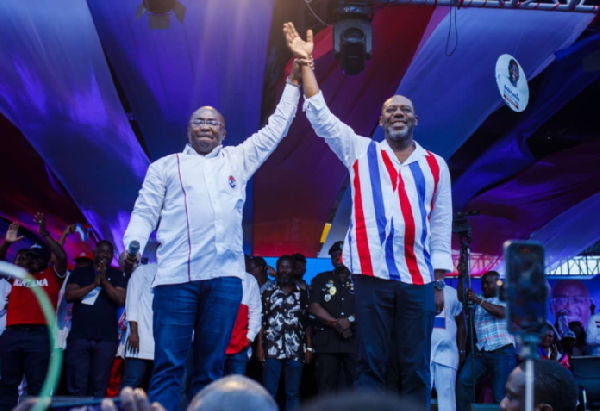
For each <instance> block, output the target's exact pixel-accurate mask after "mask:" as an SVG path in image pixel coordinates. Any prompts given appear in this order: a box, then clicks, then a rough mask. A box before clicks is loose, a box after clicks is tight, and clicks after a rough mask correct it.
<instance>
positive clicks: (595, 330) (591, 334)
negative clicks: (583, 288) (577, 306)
mask: <svg viewBox="0 0 600 411" xmlns="http://www.w3.org/2000/svg"><path fill="white" fill-rule="evenodd" d="M586 329H587V345H588V347H589V348H590V349H592V355H600V311H599V312H597V313H596V314H594V315H592V316H591V317H590V319H589V320H588V323H587V327H586Z"/></svg>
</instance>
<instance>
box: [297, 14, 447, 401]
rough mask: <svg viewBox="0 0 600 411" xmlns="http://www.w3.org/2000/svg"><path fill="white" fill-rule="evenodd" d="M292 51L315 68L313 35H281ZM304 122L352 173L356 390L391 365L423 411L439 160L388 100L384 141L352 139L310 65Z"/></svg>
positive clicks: (437, 288)
mask: <svg viewBox="0 0 600 411" xmlns="http://www.w3.org/2000/svg"><path fill="white" fill-rule="evenodd" d="M285 31H286V35H287V41H288V48H290V49H291V50H292V52H293V53H294V55H295V56H296V57H298V58H306V59H311V58H312V56H311V54H312V48H313V44H312V34H310V35H309V36H307V37H309V38H308V39H307V42H304V41H302V39H301V38H300V36H299V35H298V33H297V32H296V30H295V29H294V27H293V24H291V23H288V24H287V25H286V28H285ZM302 83H303V87H304V94H305V103H304V110H305V111H306V117H307V118H308V120H309V121H310V122H311V124H312V126H313V129H314V130H315V133H316V134H317V135H318V136H320V137H322V138H324V139H325V142H326V143H327V144H328V145H329V147H330V148H331V149H332V150H333V152H334V153H335V154H336V155H337V156H338V158H339V159H340V160H341V161H342V163H343V164H344V166H345V167H346V168H348V171H349V173H350V181H351V184H350V186H351V190H352V216H351V220H350V228H349V230H348V235H347V236H346V239H345V240H344V251H343V261H344V265H346V266H347V267H348V268H349V269H350V272H351V273H352V274H353V281H354V285H355V289H356V294H355V297H356V299H355V301H356V311H355V315H356V324H357V329H356V336H357V347H358V355H357V361H358V362H357V373H356V382H355V384H354V385H355V387H356V388H359V389H361V390H371V391H376V392H382V391H384V390H385V379H386V371H387V370H386V368H387V363H388V359H390V358H391V360H392V363H394V364H396V365H397V366H398V369H399V370H400V379H401V384H400V385H401V390H402V392H401V394H402V395H403V396H405V397H408V398H409V399H410V400H412V401H414V402H415V404H418V405H419V406H422V407H423V408H424V409H429V407H430V403H431V376H430V355H431V331H432V329H433V322H434V318H435V315H436V312H437V313H439V312H441V311H442V309H443V308H444V293H443V291H442V290H443V288H444V275H445V273H446V272H448V271H450V270H452V269H453V264H452V258H451V253H450V237H451V231H452V197H451V191H450V172H449V171H448V166H447V165H446V162H445V161H444V159H443V158H441V157H440V156H437V155H435V154H433V153H431V152H429V151H427V150H425V149H424V148H423V147H421V146H420V145H419V144H417V143H416V142H415V141H414V140H413V131H414V128H415V127H416V126H417V124H418V116H417V115H416V112H415V108H414V105H413V103H412V101H410V100H409V99H408V98H406V97H404V96H399V95H396V96H393V97H392V98H390V99H388V100H387V101H386V102H385V103H384V104H383V107H382V109H381V116H380V120H379V124H380V126H381V127H382V128H383V129H384V132H385V141H384V142H383V143H377V142H375V141H373V140H371V139H370V138H365V137H360V136H358V135H357V134H356V133H355V132H354V130H352V129H351V128H350V127H349V126H348V125H346V124H344V123H342V122H341V121H340V120H339V119H338V118H337V117H335V116H334V115H333V114H332V113H331V111H330V110H329V108H328V107H327V105H326V103H325V100H324V97H323V94H322V93H321V92H320V91H319V85H318V82H317V79H316V77H315V74H314V72H313V70H312V69H311V67H310V66H303V69H302Z"/></svg>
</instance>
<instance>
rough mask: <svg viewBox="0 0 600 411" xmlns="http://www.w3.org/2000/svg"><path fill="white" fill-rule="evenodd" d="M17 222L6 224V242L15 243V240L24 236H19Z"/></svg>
mask: <svg viewBox="0 0 600 411" xmlns="http://www.w3.org/2000/svg"><path fill="white" fill-rule="evenodd" d="M18 234H19V224H17V223H12V224H11V225H9V226H8V230H6V236H5V240H6V242H7V243H16V242H17V241H20V240H22V239H23V238H25V236H23V235H22V236H19V235H18Z"/></svg>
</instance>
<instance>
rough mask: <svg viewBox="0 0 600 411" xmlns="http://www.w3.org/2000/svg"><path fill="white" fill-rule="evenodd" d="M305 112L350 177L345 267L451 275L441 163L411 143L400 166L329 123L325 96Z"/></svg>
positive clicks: (390, 276) (447, 192) (392, 275)
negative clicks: (348, 224)
mask: <svg viewBox="0 0 600 411" xmlns="http://www.w3.org/2000/svg"><path fill="white" fill-rule="evenodd" d="M304 110H305V111H306V117H307V118H308V120H309V121H310V122H311V124H312V126H313V129H314V130H315V132H316V133H317V135H318V136H319V137H323V138H325V141H326V142H327V144H328V145H329V146H330V147H331V149H332V150H333V152H334V153H335V154H336V155H337V156H338V158H339V159H340V160H341V161H342V162H343V163H344V165H345V166H346V168H348V170H349V171H350V182H351V184H350V186H351V188H352V216H351V220H350V228H349V230H348V234H347V236H346V240H345V241H344V251H343V258H344V263H345V264H346V265H347V266H348V268H350V272H351V273H353V274H365V275H370V276H375V277H377V278H381V279H385V280H397V281H402V282H405V283H408V284H416V285H421V284H427V283H429V282H431V281H432V279H433V271H434V269H443V270H449V271H451V270H452V269H453V264H452V258H451V251H450V246H451V244H450V239H451V234H452V197H451V189H450V172H449V171H448V166H447V165H446V162H445V161H444V159H443V158H442V157H440V156H438V155H435V154H433V153H431V152H429V151H427V150H425V149H423V147H421V146H420V145H419V144H416V143H415V144H416V149H415V151H413V153H412V154H411V155H410V156H409V157H408V159H406V161H404V163H400V161H399V160H398V158H397V157H396V155H395V154H394V151H393V150H392V149H391V148H390V146H389V145H388V143H387V142H383V143H377V142H375V141H373V140H371V139H370V138H365V137H360V136H358V135H357V134H356V133H355V132H354V131H353V130H352V129H351V128H350V127H348V126H347V125H346V124H344V123H342V122H341V121H340V120H339V119H338V118H337V117H335V116H334V115H333V114H332V113H331V111H329V108H328V107H327V105H326V104H325V100H324V98H323V94H322V93H321V92H319V93H318V94H316V95H314V96H312V97H311V98H309V99H306V100H305V103H304Z"/></svg>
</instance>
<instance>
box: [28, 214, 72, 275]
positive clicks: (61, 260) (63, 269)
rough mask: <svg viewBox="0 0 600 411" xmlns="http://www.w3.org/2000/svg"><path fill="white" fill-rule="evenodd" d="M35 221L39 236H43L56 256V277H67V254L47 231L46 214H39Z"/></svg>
mask: <svg viewBox="0 0 600 411" xmlns="http://www.w3.org/2000/svg"><path fill="white" fill-rule="evenodd" d="M34 219H35V222H36V224H37V226H38V232H39V234H40V235H41V236H42V238H43V239H44V241H45V242H46V244H48V248H50V251H51V252H52V254H54V256H55V257H56V260H55V262H54V269H55V270H56V275H58V276H59V277H61V278H64V276H65V275H67V265H68V261H67V253H65V250H64V249H63V248H62V245H60V244H59V243H57V242H56V241H55V240H54V239H53V238H52V236H51V235H50V233H49V232H48V230H46V219H45V218H44V214H43V213H37V214H36V215H35V218H34Z"/></svg>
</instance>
